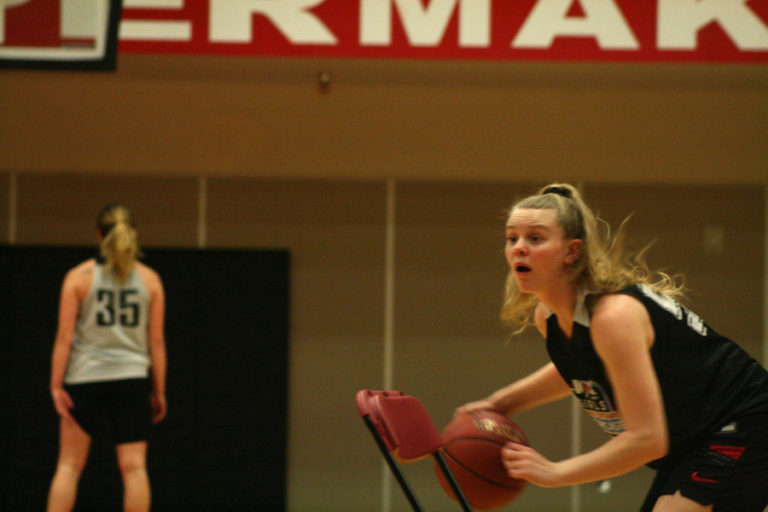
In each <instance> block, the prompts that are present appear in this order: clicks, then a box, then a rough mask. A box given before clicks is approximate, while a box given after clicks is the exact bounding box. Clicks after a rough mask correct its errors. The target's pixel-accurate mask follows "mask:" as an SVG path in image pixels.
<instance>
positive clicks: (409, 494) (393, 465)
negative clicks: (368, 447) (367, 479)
mask: <svg viewBox="0 0 768 512" xmlns="http://www.w3.org/2000/svg"><path fill="white" fill-rule="evenodd" d="M363 421H365V424H366V426H367V427H368V430H370V431H371V435H372V436H373V438H374V439H375V440H376V445H377V446H378V447H379V450H381V454H382V455H384V459H385V460H386V461H387V464H388V465H389V468H390V469H391V470H392V473H393V474H394V475H395V479H396V480H397V483H398V484H400V488H401V489H402V490H403V494H405V497H406V498H407V499H408V502H409V503H410V504H411V507H412V508H413V510H414V512H423V509H422V508H421V505H420V504H419V501H418V500H417V499H416V495H415V494H414V493H413V490H411V487H410V486H409V485H408V482H407V481H406V480H405V476H404V475H403V472H402V471H401V470H400V467H399V466H398V465H397V462H395V459H394V457H392V454H391V453H390V452H389V450H388V449H387V445H386V444H384V441H382V439H381V437H380V436H379V432H378V431H377V430H376V426H375V425H374V424H373V421H371V418H370V417H369V416H368V415H366V416H363Z"/></svg>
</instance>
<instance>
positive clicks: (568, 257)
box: [565, 238, 583, 265]
mask: <svg viewBox="0 0 768 512" xmlns="http://www.w3.org/2000/svg"><path fill="white" fill-rule="evenodd" d="M582 245H583V242H582V241H581V240H580V239H578V238H573V239H571V240H569V241H568V246H567V247H566V252H565V263H566V265H573V264H574V263H575V262H576V260H578V259H579V256H581V248H582Z"/></svg>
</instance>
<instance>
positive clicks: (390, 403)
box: [355, 390, 472, 512]
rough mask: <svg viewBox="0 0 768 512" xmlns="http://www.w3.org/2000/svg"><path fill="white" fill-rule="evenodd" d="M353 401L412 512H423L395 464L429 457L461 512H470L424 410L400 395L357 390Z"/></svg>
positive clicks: (418, 403)
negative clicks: (435, 462) (435, 464)
mask: <svg viewBox="0 0 768 512" xmlns="http://www.w3.org/2000/svg"><path fill="white" fill-rule="evenodd" d="M355 401H356V402H357V409H358V412H359V413H360V416H361V417H362V418H363V421H364V422H365V425H366V427H368V430H369V431H370V433H371V435H372V436H373V438H374V440H375V441H376V445H377V446H378V447H379V450H380V451H381V454H382V455H383V456H384V460H386V462H387V465H388V466H389V468H390V470H391V471H392V473H393V475H394V476H395V479H396V480H397V483H398V484H399V485H400V488H401V489H402V491H403V494H405V497H406V499H407V500H408V502H409V503H410V505H411V507H412V508H413V510H414V511H415V512H423V508H422V507H421V504H420V503H419V501H418V499H417V498H416V495H415V493H414V492H413V490H412V489H411V486H410V485H409V484H408V481H407V480H406V478H405V475H404V474H403V471H402V469H401V468H400V466H399V464H398V461H399V462H402V463H409V462H414V461H416V460H421V459H423V458H425V457H429V456H432V457H433V458H434V459H435V460H436V461H437V465H438V467H439V468H440V471H441V472H442V473H443V475H445V478H446V481H447V482H448V485H450V487H451V489H452V491H453V495H454V496H456V500H457V501H458V503H459V505H460V506H461V508H462V509H463V510H464V512H472V508H471V506H470V504H469V501H468V500H467V498H466V496H465V495H464V492H463V491H462V490H461V487H459V484H458V482H457V481H456V478H455V477H454V475H453V473H452V472H451V469H450V468H449V467H448V464H447V463H446V461H445V456H444V455H443V453H442V451H441V448H442V447H443V445H444V444H445V443H444V442H443V440H442V438H441V436H440V433H439V432H438V430H437V428H436V427H435V424H434V423H433V422H432V419H431V418H430V416H429V414H428V413H427V411H426V409H425V408H424V406H423V405H422V404H421V403H420V402H419V401H418V400H417V399H416V398H415V397H413V396H410V395H406V394H404V393H403V392H402V391H375V390H360V391H358V392H357V395H356V396H355Z"/></svg>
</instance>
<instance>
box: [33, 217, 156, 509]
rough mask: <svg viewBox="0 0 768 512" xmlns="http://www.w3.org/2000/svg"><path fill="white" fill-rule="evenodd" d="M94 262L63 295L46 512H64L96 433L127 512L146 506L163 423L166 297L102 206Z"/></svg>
mask: <svg viewBox="0 0 768 512" xmlns="http://www.w3.org/2000/svg"><path fill="white" fill-rule="evenodd" d="M97 228H98V234H99V239H100V253H101V256H100V257H99V258H93V259H89V260H87V261H85V262H83V263H81V264H79V265H77V266H76V267H74V268H73V269H71V270H70V271H69V272H68V273H67V275H66V277H65V278H64V283H63V285H62V290H61V300H60V304H59V324H58V330H57V333H56V340H55V343H54V348H53V357H52V365H51V382H50V385H51V396H52V398H53V403H54V406H55V407H56V411H57V412H58V414H59V416H60V440H59V459H58V464H57V467H56V473H55V475H54V477H53V482H52V484H51V488H50V492H49V495H48V512H58V511H69V510H72V508H73V507H74V504H75V498H76V494H77V484H78V481H79V479H80V475H81V474H82V471H83V468H84V467H85V463H86V460H87V458H88V451H89V449H90V446H91V439H92V436H93V435H94V433H95V432H96V427H97V425H103V424H105V422H106V424H107V425H108V429H109V432H110V434H111V437H112V439H113V440H114V442H115V445H116V451H117V460H118V464H119V466H120V472H121V475H122V480H123V489H124V496H123V504H124V510H125V511H126V512H128V511H131V512H133V511H136V512H145V511H148V510H149V506H150V486H149V477H148V475H147V469H146V454H147V439H148V436H149V431H150V428H151V425H152V422H158V421H160V420H162V419H163V417H164V416H165V414H166V401H165V372H166V351H165V339H164V334H163V331H164V320H165V297H164V292H163V285H162V281H161V279H160V277H159V276H158V274H157V273H156V272H155V271H154V270H152V269H151V268H149V267H147V266H146V265H144V264H142V263H140V262H139V261H137V259H136V258H137V257H138V256H140V250H139V246H138V243H137V239H136V230H135V229H134V226H133V220H132V218H131V213H130V211H129V210H128V209H127V208H125V207H124V206H122V205H119V204H111V205H107V206H106V207H104V209H103V210H102V211H101V212H100V213H99V216H98V219H97Z"/></svg>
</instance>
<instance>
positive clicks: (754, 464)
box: [641, 415, 768, 512]
mask: <svg viewBox="0 0 768 512" xmlns="http://www.w3.org/2000/svg"><path fill="white" fill-rule="evenodd" d="M677 491H680V493H681V494H682V495H683V496H685V497H686V498H689V499H691V500H693V501H695V502H697V503H699V504H701V505H714V507H712V510H713V512H765V511H766V510H768V415H760V416H751V417H747V418H743V419H740V420H738V421H736V422H734V423H733V424H729V425H727V426H725V427H724V428H723V429H722V430H720V431H719V432H716V433H714V434H712V435H711V436H710V437H709V438H708V439H707V440H706V442H704V443H702V444H701V445H699V447H698V448H697V449H695V450H692V451H691V452H690V453H689V454H688V455H687V456H686V457H684V458H683V459H682V460H681V461H680V462H679V463H677V464H675V465H674V466H673V467H669V468H666V467H665V468H662V469H660V470H659V472H658V473H657V475H656V479H655V480H654V481H653V484H652V485H651V490H650V491H649V493H648V496H647V497H646V500H645V503H644V504H643V508H642V509H641V512H650V511H651V510H653V506H654V505H655V503H656V500H657V499H658V498H659V497H660V496H664V495H667V494H675V492H677Z"/></svg>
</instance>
